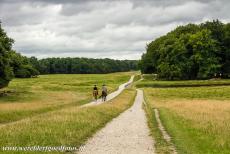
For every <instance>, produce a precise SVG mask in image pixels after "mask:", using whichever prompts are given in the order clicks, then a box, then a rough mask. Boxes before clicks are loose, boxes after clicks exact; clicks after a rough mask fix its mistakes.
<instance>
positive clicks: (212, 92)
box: [144, 86, 230, 154]
mask: <svg viewBox="0 0 230 154" xmlns="http://www.w3.org/2000/svg"><path fill="white" fill-rule="evenodd" d="M144 91H145V94H146V97H147V100H148V101H149V103H150V105H151V108H158V109H159V110H160V117H161V120H162V122H163V124H164V126H165V128H166V130H167V131H168V133H169V134H170V135H171V136H172V141H173V143H174V144H175V145H176V148H177V150H178V152H179V153H188V154H189V153H191V154H205V153H210V154H227V153H230V131H229V130H230V122H229V121H230V96H229V92H230V86H223V87H196V88H145V90H144ZM152 112H153V110H152Z"/></svg>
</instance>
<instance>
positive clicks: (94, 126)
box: [0, 89, 136, 153]
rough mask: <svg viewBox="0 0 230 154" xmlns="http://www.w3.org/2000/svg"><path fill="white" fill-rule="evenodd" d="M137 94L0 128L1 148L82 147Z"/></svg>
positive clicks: (47, 114) (126, 92)
mask: <svg viewBox="0 0 230 154" xmlns="http://www.w3.org/2000/svg"><path fill="white" fill-rule="evenodd" d="M135 94H136V91H135V90H133V89H127V90H125V91H124V92H123V93H122V94H120V95H119V96H118V97H117V98H115V99H113V100H111V101H110V102H109V103H106V104H102V105H99V106H94V107H87V108H79V107H77V106H75V107H67V108H65V109H61V110H58V111H53V112H49V113H46V114H41V115H39V116H36V117H33V118H31V119H29V120H26V121H22V122H19V123H15V124H12V125H10V126H7V127H3V128H1V127H0V147H3V146H34V145H39V146H61V145H65V146H74V147H79V146H80V145H81V144H83V143H84V142H85V141H86V139H87V138H88V137H90V136H91V135H93V134H94V133H95V132H96V131H97V130H98V129H99V128H102V127H103V126H104V125H105V124H106V123H107V122H108V121H110V120H111V119H112V118H114V117H116V116H118V115H119V113H121V112H122V111H124V110H126V109H127V108H129V107H130V106H131V105H132V103H133V101H134V98H135ZM5 153H6V152H5ZM9 153H12V151H10V152H9ZM22 153H25V152H22ZM28 153H30V152H28ZM33 153H35V152H33ZM52 153H54V152H52Z"/></svg>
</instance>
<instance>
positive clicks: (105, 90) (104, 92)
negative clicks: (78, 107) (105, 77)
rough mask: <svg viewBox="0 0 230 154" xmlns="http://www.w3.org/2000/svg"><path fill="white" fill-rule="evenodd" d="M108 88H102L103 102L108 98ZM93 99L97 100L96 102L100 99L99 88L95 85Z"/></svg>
mask: <svg viewBox="0 0 230 154" xmlns="http://www.w3.org/2000/svg"><path fill="white" fill-rule="evenodd" d="M107 92H108V91H107V88H106V86H105V85H104V84H103V86H102V91H101V98H102V101H103V102H104V101H106V97H107ZM93 97H94V98H95V100H97V98H98V88H97V86H96V85H94V87H93Z"/></svg>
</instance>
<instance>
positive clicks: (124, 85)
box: [81, 75, 134, 107]
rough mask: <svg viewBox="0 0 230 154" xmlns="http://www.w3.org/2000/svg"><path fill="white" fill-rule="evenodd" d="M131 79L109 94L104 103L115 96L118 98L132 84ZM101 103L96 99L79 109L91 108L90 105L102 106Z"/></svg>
mask: <svg viewBox="0 0 230 154" xmlns="http://www.w3.org/2000/svg"><path fill="white" fill-rule="evenodd" d="M133 79H134V75H133V76H131V78H130V80H129V81H128V82H126V83H123V84H121V85H120V86H119V87H118V89H117V90H116V91H114V92H112V93H111V94H109V95H108V96H107V98H106V102H107V101H109V100H111V99H113V98H115V97H116V96H118V95H119V94H120V93H121V92H122V91H123V90H124V89H125V88H126V87H128V86H129V85H130V84H131V83H132V82H133ZM102 103H105V102H103V101H102V99H101V98H100V99H98V100H97V101H92V102H90V103H88V104H85V105H82V106H81V107H88V106H92V105H99V104H102Z"/></svg>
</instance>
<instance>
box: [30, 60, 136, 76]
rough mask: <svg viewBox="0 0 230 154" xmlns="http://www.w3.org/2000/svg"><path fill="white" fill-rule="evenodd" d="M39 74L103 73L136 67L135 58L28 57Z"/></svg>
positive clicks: (123, 70)
mask: <svg viewBox="0 0 230 154" xmlns="http://www.w3.org/2000/svg"><path fill="white" fill-rule="evenodd" d="M29 61H30V63H31V64H32V65H33V67H34V68H36V69H37V70H38V71H39V72H40V73H41V74H103V73H112V72H125V71H130V70H137V69H138V62H137V61H136V60H113V59H108V58H106V59H93V58H45V59H41V60H38V59H37V58H35V57H31V58H29Z"/></svg>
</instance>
